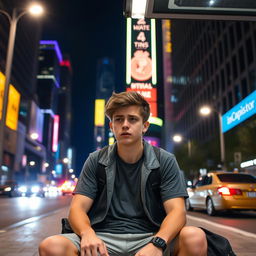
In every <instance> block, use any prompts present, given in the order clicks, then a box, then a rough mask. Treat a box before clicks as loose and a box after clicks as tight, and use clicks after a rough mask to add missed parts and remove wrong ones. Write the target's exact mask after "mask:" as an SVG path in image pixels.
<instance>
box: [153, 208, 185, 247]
mask: <svg viewBox="0 0 256 256" xmlns="http://www.w3.org/2000/svg"><path fill="white" fill-rule="evenodd" d="M185 224H186V212H185V210H184V211H183V210H180V211H176V210H172V211H170V212H169V213H168V214H167V216H166V217H165V219H164V220H163V222H162V224H161V226H160V229H159V231H158V232H157V233H156V236H159V237H161V238H162V239H164V240H165V241H166V242H167V243H170V242H171V241H172V240H173V239H174V238H175V237H176V235H177V234H178V233H179V232H180V230H181V229H182V228H183V227H184V226H185Z"/></svg>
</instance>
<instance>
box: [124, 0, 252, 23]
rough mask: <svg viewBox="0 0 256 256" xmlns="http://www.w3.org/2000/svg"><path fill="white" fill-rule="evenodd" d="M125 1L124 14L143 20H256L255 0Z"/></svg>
mask: <svg viewBox="0 0 256 256" xmlns="http://www.w3.org/2000/svg"><path fill="white" fill-rule="evenodd" d="M141 1H142V0H126V2H127V3H126V5H125V14H126V16H128V17H138V14H136V10H135V7H136V6H138V3H139V2H140V9H138V13H139V14H140V15H141V14H142V13H141V10H145V11H144V13H143V14H144V16H143V17H145V18H165V19H208V20H209V19H218V20H220V19H222V20H256V1H255V0H144V2H143V7H142V6H141Z"/></svg>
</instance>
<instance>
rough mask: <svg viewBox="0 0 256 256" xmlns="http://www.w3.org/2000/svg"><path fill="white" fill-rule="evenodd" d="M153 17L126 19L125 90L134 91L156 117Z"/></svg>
mask: <svg viewBox="0 0 256 256" xmlns="http://www.w3.org/2000/svg"><path fill="white" fill-rule="evenodd" d="M155 26H156V25H155V20H154V19H130V18H128V19H127V45H126V90H127V91H136V92H138V93H140V94H141V95H143V96H144V98H145V99H146V100H147V101H148V102H149V104H150V105H151V106H152V109H151V110H152V111H151V116H155V117H157V88H156V87H157V73H156V71H157V67H156V35H155Z"/></svg>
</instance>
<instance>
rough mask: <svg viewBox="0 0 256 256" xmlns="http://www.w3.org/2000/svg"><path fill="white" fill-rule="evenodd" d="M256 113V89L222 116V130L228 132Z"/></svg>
mask: <svg viewBox="0 0 256 256" xmlns="http://www.w3.org/2000/svg"><path fill="white" fill-rule="evenodd" d="M255 114H256V91H254V92H253V93H251V94H250V95H248V96H247V97H246V98H245V99H243V100H242V101H241V102H240V103H239V104H237V105H236V106H234V107H233V108H232V109H230V110H229V111H228V112H227V113H225V114H224V115H223V116H222V132H223V133H224V132H227V131H228V130H230V129H232V128H233V127H235V126H237V125H238V124H240V123H242V122H243V121H245V120H246V119H248V118H249V117H251V116H253V115H255Z"/></svg>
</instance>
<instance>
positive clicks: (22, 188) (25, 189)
mask: <svg viewBox="0 0 256 256" xmlns="http://www.w3.org/2000/svg"><path fill="white" fill-rule="evenodd" d="M19 191H20V192H22V193H26V192H27V187H26V186H21V187H19Z"/></svg>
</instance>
